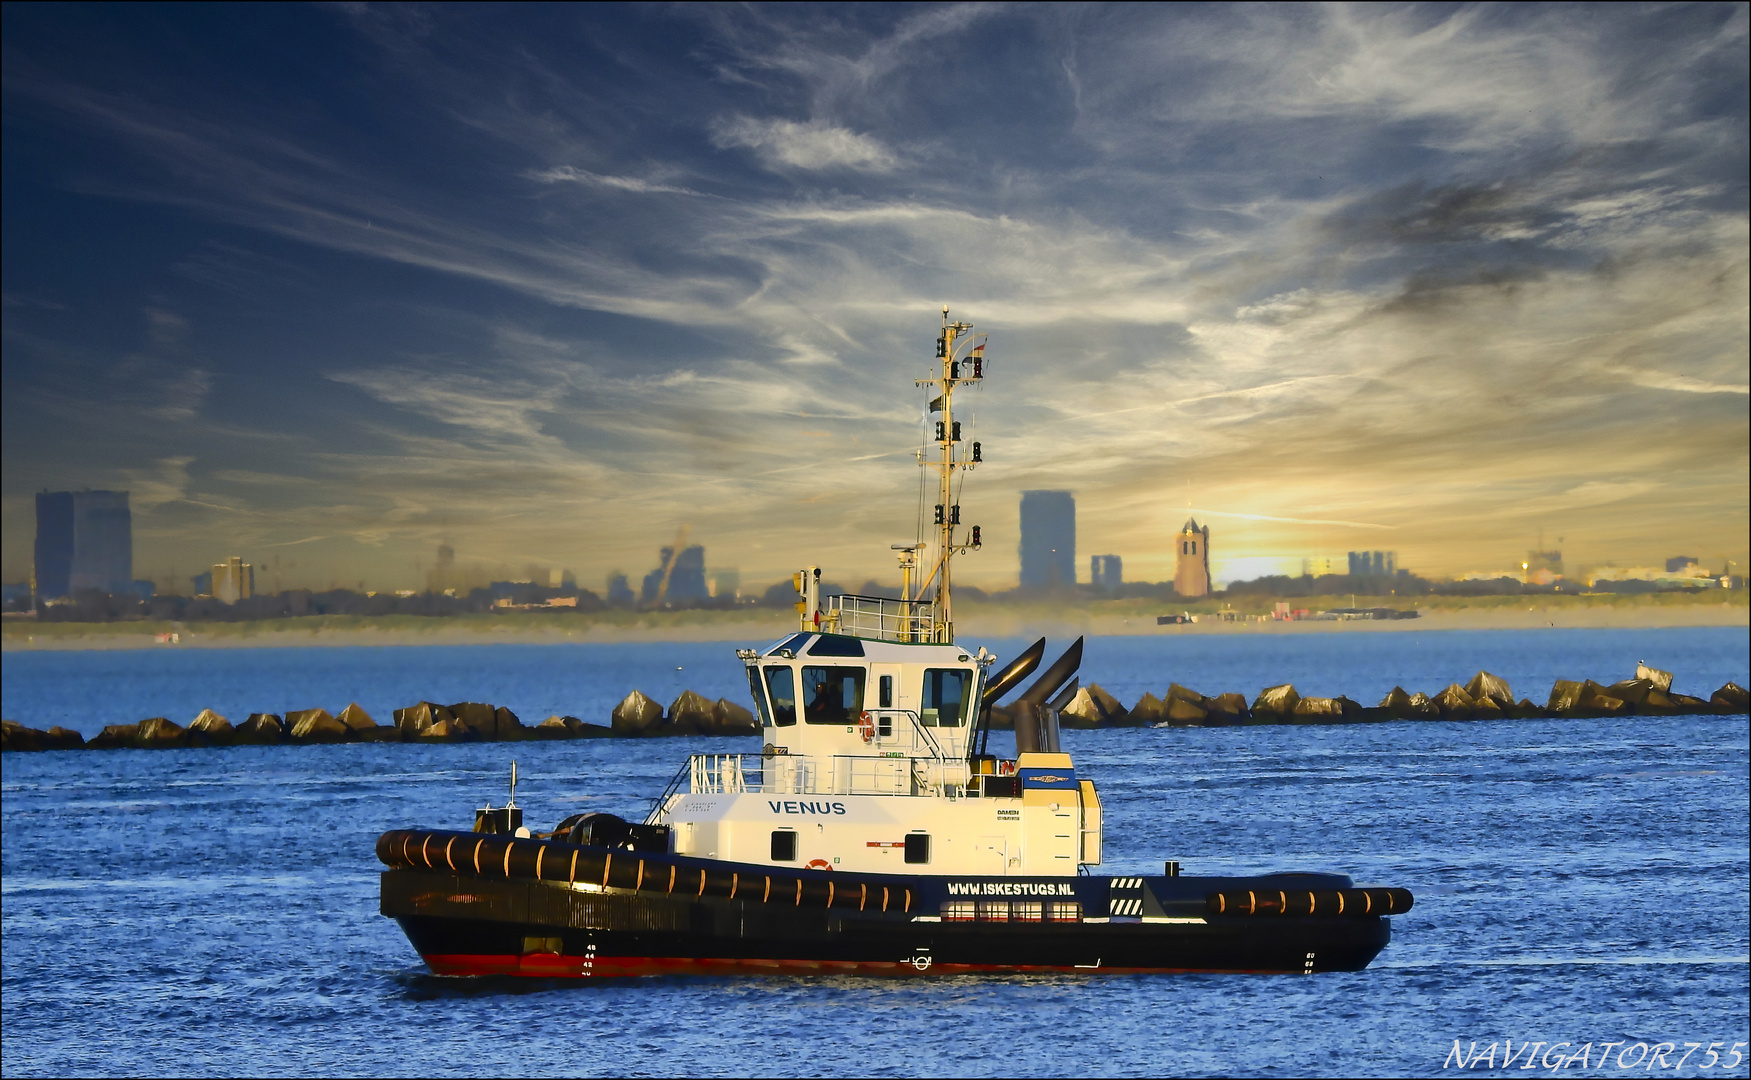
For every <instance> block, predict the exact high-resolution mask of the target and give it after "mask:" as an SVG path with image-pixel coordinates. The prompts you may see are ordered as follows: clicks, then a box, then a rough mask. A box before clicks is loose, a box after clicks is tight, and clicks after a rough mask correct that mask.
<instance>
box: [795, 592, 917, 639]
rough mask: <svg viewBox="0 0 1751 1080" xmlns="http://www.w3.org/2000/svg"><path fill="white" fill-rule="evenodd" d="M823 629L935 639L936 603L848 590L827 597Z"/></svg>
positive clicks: (878, 636) (881, 636)
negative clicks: (863, 593)
mask: <svg viewBox="0 0 1751 1080" xmlns="http://www.w3.org/2000/svg"><path fill="white" fill-rule="evenodd" d="M821 615H822V626H821V628H822V629H823V630H826V631H828V632H829V633H834V634H849V635H851V636H852V637H860V638H873V639H875V640H877V641H902V642H920V641H935V640H936V639H937V638H938V636H940V628H939V626H938V623H937V618H936V605H935V604H933V603H931V602H930V601H928V600H889V599H887V598H886V597H882V596H856V595H853V594H851V593H845V594H842V595H839V596H829V597H826V608H825V610H824V611H823V612H822V613H821Z"/></svg>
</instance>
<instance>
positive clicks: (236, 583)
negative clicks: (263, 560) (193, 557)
mask: <svg viewBox="0 0 1751 1080" xmlns="http://www.w3.org/2000/svg"><path fill="white" fill-rule="evenodd" d="M212 590H213V598H214V599H216V600H218V601H219V602H220V603H222V604H235V603H237V601H239V600H248V599H249V598H250V597H252V596H254V595H255V567H253V566H251V565H250V564H248V563H246V562H244V561H243V556H241V555H233V556H231V558H229V559H227V560H225V561H224V562H222V563H214V564H213V578H212Z"/></svg>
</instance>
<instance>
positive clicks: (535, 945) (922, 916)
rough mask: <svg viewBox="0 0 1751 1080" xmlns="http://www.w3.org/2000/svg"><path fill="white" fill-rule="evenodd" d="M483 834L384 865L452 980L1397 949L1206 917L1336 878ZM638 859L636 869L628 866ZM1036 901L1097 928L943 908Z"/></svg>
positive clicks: (1344, 965)
mask: <svg viewBox="0 0 1751 1080" xmlns="http://www.w3.org/2000/svg"><path fill="white" fill-rule="evenodd" d="M408 837H412V838H413V839H412V840H408V839H406V838H408ZM392 838H394V839H392ZM479 839H480V838H479V835H478V834H468V833H460V834H451V833H411V834H408V833H390V834H386V835H385V837H384V842H380V844H379V853H380V854H383V855H384V861H385V862H386V863H388V864H390V865H391V866H392V867H397V868H395V869H391V870H388V871H385V872H384V874H383V876H382V912H383V914H384V915H387V916H390V917H391V918H394V919H395V920H396V921H397V923H399V924H400V926H401V928H402V930H403V931H404V932H405V933H406V934H407V937H408V940H409V941H410V942H412V944H413V946H414V948H415V949H416V950H417V951H418V952H419V954H420V956H421V957H422V958H424V960H425V961H426V963H427V964H428V965H429V966H430V968H431V970H432V971H433V972H434V973H436V974H440V975H520V976H537V977H584V978H589V977H603V976H632V975H661V974H757V973H766V974H837V973H858V974H871V975H891V976H917V975H944V974H960V973H968V972H1067V973H1069V972H1082V973H1097V972H1102V973H1128V972H1258V973H1267V972H1268V973H1288V972H1293V973H1310V972H1316V971H1359V970H1361V969H1362V968H1365V967H1367V966H1368V964H1369V962H1370V961H1372V960H1373V959H1374V957H1375V956H1376V955H1377V954H1378V953H1379V952H1380V950H1381V949H1383V948H1385V946H1386V944H1387V942H1388V940H1390V937H1391V926H1390V923H1389V922H1388V921H1387V920H1386V919H1385V918H1382V917H1379V916H1377V915H1375V916H1361V917H1358V916H1355V915H1353V914H1352V915H1348V916H1343V917H1331V916H1324V915H1322V916H1307V915H1294V914H1287V915H1285V914H1266V915H1256V914H1255V915H1218V914H1212V913H1210V912H1208V911H1206V910H1204V908H1205V898H1206V896H1207V895H1208V894H1209V893H1212V892H1215V891H1221V890H1228V891H1230V892H1232V891H1233V890H1236V889H1239V890H1248V889H1259V890H1260V892H1259V895H1260V896H1266V895H1272V896H1274V895H1279V890H1283V889H1291V890H1292V889H1295V888H1299V889H1302V890H1309V889H1334V888H1346V887H1348V886H1349V884H1350V883H1349V881H1348V879H1346V878H1339V877H1334V876H1330V875H1277V876H1272V877H1268V878H1106V877H1099V878H1096V877H1080V878H1076V879H1073V880H1069V881H1065V880H1058V881H1046V880H1043V879H1042V880H1040V881H1020V882H1018V881H1015V880H1013V879H968V878H953V879H950V878H933V877H917V878H905V879H900V878H886V877H884V878H874V877H869V876H865V875H850V874H838V875H836V874H832V873H830V872H816V873H808V872H804V873H802V874H798V873H796V872H791V873H790V874H788V875H785V876H783V877H778V876H774V875H771V874H770V873H768V872H770V871H772V870H773V869H774V868H773V867H764V866H761V867H756V866H741V867H740V870H739V872H738V871H736V870H735V869H733V868H732V869H724V868H725V867H726V865H728V864H722V863H718V864H715V865H713V864H705V865H703V866H696V865H694V864H700V863H702V860H693V859H687V858H685V857H679V856H672V855H662V854H642V855H639V854H633V853H626V852H616V853H613V854H614V861H615V862H618V863H620V864H621V866H620V867H615V866H614V865H613V864H612V863H610V862H609V861H607V860H606V859H605V858H604V855H606V854H607V853H605V852H603V851H601V850H599V849H577V848H573V847H570V846H566V845H558V844H554V845H549V844H546V843H543V842H540V841H528V840H522V841H515V842H514V844H515V847H516V848H517V849H528V848H529V847H530V846H532V845H539V846H540V847H541V848H545V849H546V852H545V853H543V852H540V851H539V850H537V852H536V854H537V855H539V856H540V859H541V862H539V863H537V864H536V870H535V873H534V874H528V873H527V872H526V871H525V873H524V874H522V875H520V874H518V873H517V870H518V869H519V867H520V866H526V865H527V861H526V860H525V858H524V856H525V855H526V854H527V851H526V850H518V851H513V850H512V847H511V846H509V844H508V842H507V841H506V840H505V839H502V838H494V840H493V842H492V844H491V845H490V847H489V848H483V847H480V846H479ZM458 843H460V844H461V845H463V846H464V847H470V848H474V850H475V853H476V854H478V853H479V852H480V851H482V850H484V851H485V852H486V855H487V856H488V858H481V859H479V860H475V859H467V860H462V862H461V865H459V866H457V869H456V870H455V871H452V870H451V865H454V864H456V863H457V862H458V859H457V857H456V852H457V850H458ZM386 849H388V850H386ZM440 850H444V851H447V852H448V856H447V857H445V858H443V859H442V860H441V861H440V865H439V866H437V867H434V868H431V869H427V868H426V867H425V866H423V865H420V864H422V863H430V862H432V861H434V860H433V858H432V856H433V855H434V854H436V853H438V852H439V851H440ZM580 850H581V851H583V852H586V853H590V855H591V856H592V857H593V859H594V863H593V865H599V866H601V868H602V869H601V878H600V879H599V880H594V881H592V880H589V879H588V878H579V877H578V876H577V875H576V873H575V871H574V870H572V869H571V868H572V867H575V865H576V864H577V863H578V862H579V861H580V860H579V859H573V858H570V856H571V855H572V854H573V853H576V852H579V851H580ZM410 856H411V857H410ZM550 857H551V859H552V860H553V861H554V862H557V863H559V864H561V865H565V866H566V867H567V869H568V871H569V873H568V874H566V875H561V880H557V881H555V880H551V879H550V878H549V877H548V876H547V872H546V871H545V869H544V868H545V866H547V865H549V859H550ZM476 861H478V862H479V863H480V868H479V871H478V872H477V871H476V867H475V862H476ZM581 861H585V862H589V859H584V860H581ZM410 863H411V864H412V865H410ZM628 864H635V865H636V870H627V869H624V868H625V867H627V866H628ZM707 867H709V869H707ZM501 868H502V872H501ZM621 873H633V874H635V876H634V877H632V878H631V879H630V880H629V879H626V878H621V877H620V876H619V875H620V874H621ZM720 873H721V874H723V876H724V878H725V879H726V881H727V892H728V895H712V893H713V892H714V891H715V892H720V893H721V892H724V891H725V889H724V888H714V887H713V883H714V882H716V880H717V875H718V874H720ZM690 874H691V875H696V877H690V876H689V875H690ZM525 878H538V880H529V879H525ZM695 880H697V882H698V885H697V888H696V889H695V888H694V887H693V886H692V882H693V881H695ZM628 886H630V887H628ZM829 887H830V888H829ZM1267 887H1268V890H1267ZM1029 889H1038V890H1043V891H1046V893H1047V894H1048V895H1056V896H1063V897H1070V896H1073V897H1074V899H1075V902H1076V903H1078V904H1080V906H1081V910H1082V911H1083V912H1085V916H1084V918H1083V921H1077V922H1053V921H1033V922H1023V921H1018V920H1003V921H979V920H968V921H952V920H951V921H942V918H941V916H940V915H938V914H937V912H938V911H942V910H946V909H947V905H946V903H945V901H946V899H947V898H949V897H951V896H952V897H963V896H967V895H969V894H971V895H995V894H1005V895H1021V896H1026V895H1030V894H1029V893H1028V890H1029ZM1018 890H1019V891H1018ZM1113 911H1123V912H1137V913H1138V914H1135V915H1132V914H1119V915H1115V914H1110V912H1113Z"/></svg>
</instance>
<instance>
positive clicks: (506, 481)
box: [0, 3, 1751, 591]
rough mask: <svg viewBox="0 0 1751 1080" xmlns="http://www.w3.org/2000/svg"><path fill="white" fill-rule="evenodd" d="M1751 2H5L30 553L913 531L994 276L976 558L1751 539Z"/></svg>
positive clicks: (9, 351) (10, 510) (637, 546)
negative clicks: (76, 495) (48, 523)
mask: <svg viewBox="0 0 1751 1080" xmlns="http://www.w3.org/2000/svg"><path fill="white" fill-rule="evenodd" d="M1747 12H1748V8H1747V6H1746V5H1745V4H1736V3H1733V4H1708V5H1633V4H1611V5H1601V6H1582V7H1573V6H1560V7H1555V6H1539V5H1512V6H1505V7H1495V6H1451V5H1440V6H1428V7H1423V6H1409V7H1400V6H1389V5H1364V6H1355V7H1352V6H1344V5H1337V6H1300V5H1294V6H1263V7H1254V6H1246V7H1229V6H1215V7H1201V6H1192V5H1122V6H1114V7H1106V6H1098V5H1097V6H1083V5H1076V6H1053V5H1036V4H1030V5H1020V6H1009V5H1002V4H991V5H986V4H969V5H945V6H932V5H900V6H883V5H874V4H859V5H847V6H806V5H796V6H793V5H785V6H775V7H766V6H758V5H756V6H709V5H692V4H690V5H683V6H674V7H671V6H626V7H616V6H609V5H604V4H592V5H584V6H576V7H573V6H541V7H509V6H490V7H470V6H462V5H441V6H433V7H426V6H419V5H412V6H394V7H378V6H375V5H366V4H340V5H327V6H313V5H297V6H263V5H247V6H222V5H192V6H179V7H166V6H155V5H144V4H131V5H109V6H97V7H86V6H77V5H28V4H9V5H6V6H5V7H4V9H3V14H0V20H3V33H0V54H3V63H4V90H3V102H0V104H3V117H4V119H3V123H4V127H3V140H4V141H3V198H0V215H3V222H0V225H3V229H0V257H3V263H0V269H3V292H4V323H3V332H4V348H3V352H0V357H3V365H0V366H3V380H4V386H3V395H0V409H3V424H0V439H3V465H0V541H3V544H0V555H3V560H0V561H3V565H0V573H3V575H4V577H5V579H6V580H7V581H17V580H24V579H25V578H26V577H28V575H29V572H30V560H31V537H32V535H33V530H34V503H33V500H32V493H33V492H36V491H39V490H42V489H45V488H47V489H51V490H67V489H79V488H86V487H89V488H118V489H126V490H128V491H130V492H131V499H132V506H133V512H134V538H135V539H134V544H135V572H136V574H137V575H139V576H141V577H147V578H152V579H155V580H159V581H160V588H161V589H162V590H165V591H187V584H186V579H187V577H188V576H189V575H191V574H194V573H196V572H198V571H199V570H201V569H203V568H205V567H206V566H207V565H209V564H211V563H213V562H216V561H219V560H220V559H223V558H225V557H227V556H230V555H241V556H243V557H244V558H245V559H246V560H248V561H251V562H253V563H254V564H255V565H256V566H257V567H258V571H257V572H258V587H260V588H264V589H265V588H290V587H327V586H331V585H344V586H349V587H358V586H360V585H361V584H363V585H365V586H367V587H370V588H374V589H389V588H415V587H419V586H420V585H421V584H422V583H423V582H424V580H425V574H426V573H427V572H428V571H429V570H431V568H432V566H433V564H434V562H435V558H436V551H437V549H438V547H439V545H440V544H444V543H448V544H450V545H451V546H452V547H453V548H454V550H455V553H456V556H455V557H456V562H457V564H458V566H460V567H462V568H464V569H465V571H466V572H467V573H469V574H472V575H476V576H478V577H479V578H480V579H481V580H483V581H484V580H485V579H487V578H503V577H527V576H529V575H530V574H531V573H532V572H541V573H545V572H546V570H547V569H548V568H566V569H571V570H573V571H574V572H576V574H577V575H578V578H579V581H580V583H581V584H584V585H586V586H589V587H593V588H596V589H598V590H600V589H601V587H602V580H603V578H604V576H605V575H606V574H608V573H609V572H611V571H613V570H617V569H618V570H623V571H625V572H627V573H628V574H630V575H632V576H633V578H634V580H635V581H636V580H637V578H638V576H640V575H642V574H643V573H645V572H647V571H648V570H649V569H650V568H651V567H652V566H654V565H656V563H657V558H658V556H657V551H658V548H659V547H661V546H663V545H665V544H668V543H671V542H672V541H673V539H674V538H675V536H676V535H677V533H678V532H679V531H680V530H681V529H682V528H683V527H685V528H686V529H687V530H688V536H689V537H690V540H691V542H696V543H702V544H704V545H705V547H706V558H707V563H708V565H710V566H711V567H713V568H714V569H716V568H734V569H737V570H739V571H740V574H741V577H742V580H743V582H744V587H745V588H746V587H748V586H750V585H752V586H755V587H758V586H761V585H763V584H764V583H767V582H771V581H776V580H779V579H780V578H783V577H786V576H788V574H789V573H790V571H791V570H793V569H794V568H796V567H800V566H804V565H811V564H814V565H820V566H822V567H824V568H825V570H826V576H827V578H828V579H829V580H838V581H844V582H846V583H847V584H852V583H857V582H861V581H863V580H865V579H867V578H877V579H880V580H883V581H888V580H897V578H898V573H897V571H896V570H895V569H894V565H895V564H894V562H893V558H892V553H891V552H890V551H889V545H890V544H892V543H896V542H902V541H910V540H912V539H913V538H914V536H915V535H916V532H917V512H918V507H919V504H920V495H919V477H920V470H919V468H918V465H917V464H916V461H915V457H914V455H915V453H916V451H917V449H918V448H919V446H920V443H921V440H922V439H923V437H924V434H925V426H924V425H925V422H926V421H927V420H928V419H929V417H928V414H927V412H926V405H925V403H926V401H927V395H926V394H925V392H924V391H922V390H920V389H918V388H916V387H915V386H914V385H913V380H914V379H916V378H921V377H926V376H928V375H929V374H930V369H931V367H932V365H933V363H934V361H933V360H932V357H933V355H934V347H933V342H934V339H935V335H936V332H937V327H938V325H939V323H940V321H941V318H942V314H941V312H942V308H943V307H944V306H947V307H949V308H950V309H951V316H952V317H954V318H957V319H964V320H966V321H969V322H972V323H974V324H975V325H976V326H977V327H978V329H979V331H980V332H982V333H986V334H989V347H988V349H987V351H986V355H987V357H988V362H987V368H986V376H987V377H986V378H985V380H984V384H983V385H982V386H980V387H978V388H977V389H972V390H969V391H966V392H965V398H964V400H963V399H962V398H957V402H956V404H957V412H958V413H959V414H961V415H964V416H966V417H967V419H968V422H969V425H970V427H971V429H972V430H970V431H969V432H968V433H967V437H968V438H969V439H971V438H977V439H979V440H980V442H981V443H982V447H983V451H984V453H983V457H984V463H983V464H982V465H981V466H980V467H979V468H978V469H977V470H976V471H974V472H972V473H971V474H970V475H969V476H968V477H967V479H966V481H965V487H964V489H963V493H962V499H961V502H962V506H963V521H964V522H966V523H969V524H971V523H978V524H981V526H982V532H983V536H984V539H985V547H984V549H983V550H982V551H980V552H978V553H976V554H972V555H969V556H967V557H966V558H964V559H960V560H957V563H956V568H957V569H956V574H957V578H958V580H960V581H963V582H970V583H973V584H978V585H981V586H984V587H987V588H1005V587H1009V586H1012V585H1013V584H1014V583H1015V581H1016V576H1017V571H1018V560H1017V557H1016V545H1017V537H1016V529H1017V521H1018V509H1017V508H1018V503H1019V499H1020V493H1021V492H1022V491H1024V490H1029V489H1036V488H1048V489H1065V490H1070V491H1072V492H1074V494H1075V497H1076V503H1077V515H1078V518H1077V530H1078V552H1077V557H1078V563H1079V567H1080V570H1081V573H1082V574H1083V575H1086V573H1087V564H1088V557H1089V556H1090V555H1095V554H1106V553H1115V554H1118V555H1120V556H1121V557H1122V558H1123V559H1124V565H1125V576H1126V578H1127V580H1146V581H1156V580H1166V579H1171V578H1172V576H1173V558H1174V550H1175V547H1174V534H1175V533H1176V532H1177V531H1178V529H1179V528H1180V526H1181V525H1182V524H1183V523H1184V521H1185V520H1186V519H1187V517H1196V518H1197V519H1198V520H1199V521H1200V523H1204V524H1208V525H1209V526H1210V528H1211V542H1210V549H1211V554H1212V559H1213V562H1214V564H1215V569H1216V576H1217V577H1218V578H1222V579H1234V578H1237V577H1251V576H1254V575H1255V574H1258V573H1265V572H1271V571H1273V570H1298V568H1299V566H1300V560H1301V559H1302V558H1304V557H1331V556H1337V557H1338V558H1340V559H1341V558H1342V556H1343V553H1344V552H1346V551H1349V550H1356V549H1380V550H1391V551H1396V552H1397V553H1398V565H1399V566H1401V567H1408V568H1411V569H1413V570H1415V571H1417V572H1419V573H1423V574H1425V575H1429V576H1443V575H1460V574H1465V573H1468V572H1473V571H1479V570H1485V571H1487V570H1495V569H1506V568H1509V567H1515V566H1518V565H1519V563H1520V562H1521V560H1522V559H1523V558H1524V556H1525V554H1526V551H1527V550H1528V549H1530V548H1532V547H1534V546H1535V545H1536V544H1537V543H1538V542H1539V539H1540V537H1541V536H1542V537H1543V540H1544V543H1545V545H1546V546H1547V547H1556V546H1559V545H1560V547H1561V548H1562V550H1563V552H1564V556H1565V559H1566V560H1567V562H1568V564H1569V566H1570V567H1571V568H1573V567H1576V566H1582V565H1592V564H1605V563H1614V564H1616V565H1619V566H1643V565H1663V563H1664V560H1665V559H1667V558H1668V557H1671V556H1674V555H1680V554H1683V555H1691V556H1697V557H1700V558H1703V559H1704V560H1706V561H1707V562H1709V563H1711V564H1713V565H1715V566H1716V567H1717V568H1718V566H1719V564H1720V563H1721V561H1722V560H1725V559H1732V560H1735V561H1737V562H1738V563H1739V564H1740V566H1741V567H1742V566H1743V564H1744V563H1745V562H1746V561H1747V549H1748V547H1751V536H1748V531H1751V530H1748V518H1751V496H1748V489H1751V431H1748V427H1751V423H1748V405H1747V403H1748V400H1751V399H1748V395H1747V384H1748V382H1751V364H1748V345H1747V342H1748V338H1751V299H1748V297H1751V293H1748V288H1751V286H1748V276H1747V259H1748V251H1751V229H1748V225H1751V214H1748V208H1747V200H1748V197H1751V175H1748V174H1751V164H1748V161H1751V152H1748V151H1751V147H1748V142H1751V140H1748V137H1747V114H1748V106H1747V101H1748V86H1747V64H1748V61H1747V57H1748V55H1751V46H1748V42H1747V22H1748V19H1747ZM930 501H932V502H933V501H934V499H931V500H930ZM179 582H180V584H179Z"/></svg>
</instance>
